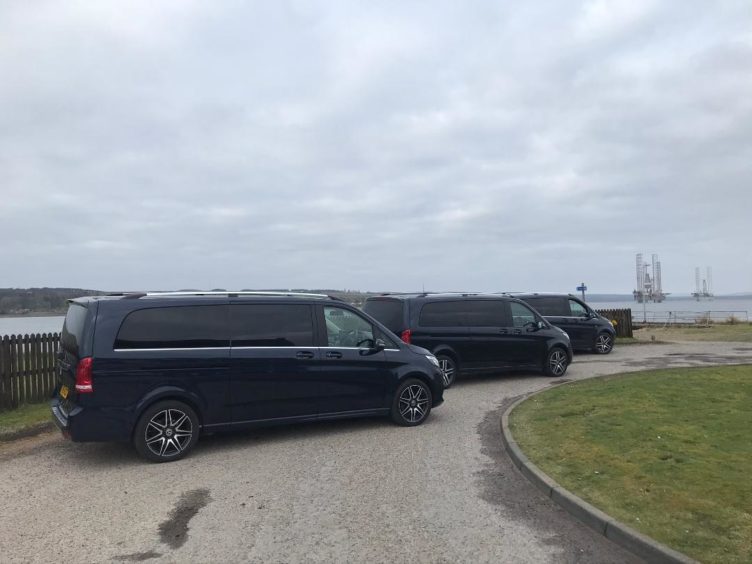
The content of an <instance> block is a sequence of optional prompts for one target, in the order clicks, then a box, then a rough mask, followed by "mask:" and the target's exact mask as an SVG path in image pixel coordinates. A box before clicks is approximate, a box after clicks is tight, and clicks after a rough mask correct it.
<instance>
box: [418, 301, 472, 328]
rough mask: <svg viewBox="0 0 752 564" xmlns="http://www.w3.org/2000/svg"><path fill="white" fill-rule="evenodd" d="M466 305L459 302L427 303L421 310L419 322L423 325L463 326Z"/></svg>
mask: <svg viewBox="0 0 752 564" xmlns="http://www.w3.org/2000/svg"><path fill="white" fill-rule="evenodd" d="M463 315H464V305H463V303H462V302H461V301H457V302H432V303H427V304H425V305H424V306H423V309H421V310H420V319H419V321H418V324H419V325H420V326H422V327H461V326H463V325H464V320H463V319H462V318H463Z"/></svg>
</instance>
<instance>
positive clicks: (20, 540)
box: [0, 343, 752, 563]
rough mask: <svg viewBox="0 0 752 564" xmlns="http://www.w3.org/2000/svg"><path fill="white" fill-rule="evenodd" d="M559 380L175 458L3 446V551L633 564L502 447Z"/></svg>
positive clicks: (702, 349)
mask: <svg viewBox="0 0 752 564" xmlns="http://www.w3.org/2000/svg"><path fill="white" fill-rule="evenodd" d="M726 363H752V346H749V345H743V344H739V343H685V344H672V345H631V346H623V347H618V348H616V349H615V350H614V352H613V353H612V354H610V355H608V356H596V355H589V354H581V355H578V356H576V358H575V363H574V364H573V365H572V366H571V368H570V371H569V372H568V373H567V375H566V377H565V379H567V380H572V379H581V378H588V377H592V376H596V375H600V374H609V373H615V372H621V371H633V370H644V369H649V368H662V367H675V366H682V365H707V364H726ZM555 383H556V380H554V379H551V378H546V377H541V376H539V375H534V374H530V375H522V374H506V375H499V376H493V377H483V378H473V379H469V380H461V381H460V382H458V384H457V385H456V386H455V387H454V388H452V389H451V390H449V391H448V392H447V393H446V396H445V397H446V402H445V403H444V405H442V406H440V407H439V408H437V409H436V410H435V411H434V412H433V413H432V414H431V417H430V418H429V420H428V421H427V422H426V423H425V424H424V425H422V426H420V427H416V428H401V427H397V426H394V425H392V424H391V423H390V422H389V421H388V420H387V419H368V420H357V421H339V422H333V423H318V424H310V425H298V426H292V427H284V428H276V429H263V430H255V431H251V432H245V433H239V434H234V435H217V436H212V437H205V438H202V440H201V441H200V443H199V444H198V445H197V448H196V449H195V450H194V452H193V453H192V454H191V455H190V456H189V457H188V458H187V459H184V460H182V461H179V462H175V463H170V464H160V465H155V464H149V463H145V462H142V461H141V460H140V459H139V458H138V457H137V456H136V454H135V451H134V450H133V449H132V448H131V447H130V446H129V445H118V444H73V443H70V442H66V441H64V440H63V439H62V438H60V437H59V436H58V435H57V434H46V435H43V436H40V437H36V438H32V439H23V440H21V441H17V442H15V443H9V444H5V445H0V494H2V499H3V502H2V506H1V510H0V560H1V561H2V562H49V561H62V562H108V561H110V562H112V561H115V562H141V561H148V562H240V561H243V562H299V561H307V562H346V561H348V562H349V561H369V562H407V561H410V562H490V561H494V562H536V563H538V562H557V563H559V562H593V563H596V562H597V563H604V562H634V561H636V559H635V558H634V557H632V556H631V555H630V554H629V553H627V552H625V551H624V550H622V549H621V548H619V547H617V546H615V545H613V544H611V543H610V542H609V541H607V540H606V539H604V538H602V537H600V536H598V535H596V534H595V533H593V532H592V531H590V529H588V528H587V527H585V526H584V525H582V524H580V523H579V522H578V521H576V520H575V519H574V518H572V517H571V516H569V514H567V513H566V512H564V511H563V510H562V509H560V508H559V507H558V506H557V505H555V504H554V503H553V502H551V500H549V499H547V498H546V497H544V496H543V494H541V493H540V492H539V491H538V490H536V489H535V488H534V487H533V486H532V485H531V484H530V483H528V482H527V481H526V479H525V478H524V477H523V476H522V475H521V474H519V472H518V471H517V470H516V469H515V468H514V467H513V465H512V464H511V462H510V461H509V459H508V458H507V456H506V454H505V452H504V451H503V448H502V446H501V441H500V433H499V418H500V413H501V412H500V409H501V408H503V407H504V406H505V405H508V404H509V403H510V401H511V400H512V398H515V397H518V396H520V395H522V394H526V393H528V392H531V391H534V390H537V389H540V388H543V387H546V386H550V385H555Z"/></svg>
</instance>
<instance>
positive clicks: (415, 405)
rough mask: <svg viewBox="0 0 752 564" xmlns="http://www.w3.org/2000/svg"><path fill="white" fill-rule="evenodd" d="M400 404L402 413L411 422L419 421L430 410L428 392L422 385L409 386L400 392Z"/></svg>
mask: <svg viewBox="0 0 752 564" xmlns="http://www.w3.org/2000/svg"><path fill="white" fill-rule="evenodd" d="M399 405H400V415H402V417H404V418H405V420H406V421H409V422H410V423H417V422H419V421H420V420H421V419H423V418H424V417H425V416H426V413H427V411H428V410H427V407H428V394H427V393H426V390H425V389H424V388H423V387H422V386H419V385H417V384H414V385H412V386H408V387H407V388H405V389H404V390H403V391H402V393H401V394H400V399H399Z"/></svg>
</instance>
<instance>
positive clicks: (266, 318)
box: [230, 304, 313, 347]
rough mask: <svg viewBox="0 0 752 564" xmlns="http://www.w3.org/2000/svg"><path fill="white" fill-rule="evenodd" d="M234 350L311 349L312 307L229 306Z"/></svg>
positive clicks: (278, 305)
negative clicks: (241, 348) (264, 348)
mask: <svg viewBox="0 0 752 564" xmlns="http://www.w3.org/2000/svg"><path fill="white" fill-rule="evenodd" d="M230 311H231V318H232V321H231V323H230V327H231V333H232V346H233V347H312V346H313V315H312V313H311V306H307V305H298V304H290V305H288V304H252V305H232V306H230Z"/></svg>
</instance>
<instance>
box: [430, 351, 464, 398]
mask: <svg viewBox="0 0 752 564" xmlns="http://www.w3.org/2000/svg"><path fill="white" fill-rule="evenodd" d="M436 360H438V361H439V368H440V369H441V373H442V377H443V381H444V389H449V388H451V387H452V385H453V384H454V383H455V382H456V381H457V376H459V372H460V370H459V367H458V366H457V362H456V361H455V360H454V357H451V356H449V355H448V354H445V353H439V354H437V355H436Z"/></svg>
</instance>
